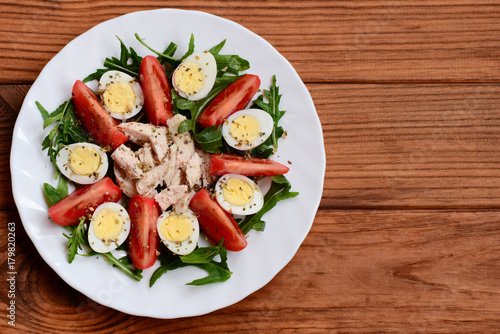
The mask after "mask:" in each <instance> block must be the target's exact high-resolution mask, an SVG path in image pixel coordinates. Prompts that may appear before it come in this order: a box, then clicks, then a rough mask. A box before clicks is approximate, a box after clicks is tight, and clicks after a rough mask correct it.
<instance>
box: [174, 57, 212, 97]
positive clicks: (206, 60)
mask: <svg viewBox="0 0 500 334" xmlns="http://www.w3.org/2000/svg"><path fill="white" fill-rule="evenodd" d="M183 63H196V64H198V66H200V67H201V68H202V69H203V71H204V72H205V82H204V84H203V86H202V88H201V89H200V90H198V91H197V92H196V93H194V94H191V95H188V94H186V93H185V92H183V91H181V90H180V89H179V87H178V85H177V82H176V81H175V75H176V73H177V71H178V70H180V68H181V66H182V64H183ZM216 77H217V62H216V61H215V58H214V56H213V55H212V54H211V53H210V52H208V51H200V52H195V53H193V54H191V55H190V56H188V57H186V59H184V60H183V61H182V63H181V64H179V66H177V68H176V69H175V71H174V73H173V75H172V85H173V86H174V89H175V91H176V92H177V94H179V95H180V96H181V97H183V98H185V99H187V100H190V101H198V100H201V99H202V98H204V97H205V96H207V95H208V93H210V91H211V90H212V87H213V86H214V83H215V78H216Z"/></svg>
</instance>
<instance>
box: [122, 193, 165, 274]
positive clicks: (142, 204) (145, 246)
mask: <svg viewBox="0 0 500 334" xmlns="http://www.w3.org/2000/svg"><path fill="white" fill-rule="evenodd" d="M127 212H128V214H129V216H130V234H129V235H128V255H129V256H130V260H132V263H133V264H134V266H135V267H136V268H139V269H147V268H149V267H151V266H152V265H153V264H154V263H155V261H156V258H157V257H158V255H157V251H158V252H159V250H160V238H159V237H158V233H157V231H156V223H157V221H158V217H159V216H160V207H159V206H158V204H157V203H156V201H155V200H154V199H153V198H148V197H142V196H134V197H132V198H131V199H130V201H129V202H128V205H127Z"/></svg>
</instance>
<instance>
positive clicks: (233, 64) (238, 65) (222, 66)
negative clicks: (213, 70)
mask: <svg viewBox="0 0 500 334" xmlns="http://www.w3.org/2000/svg"><path fill="white" fill-rule="evenodd" d="M225 44H226V40H223V41H222V42H220V43H219V44H217V45H216V46H214V47H213V48H211V49H210V50H208V52H210V53H211V54H212V55H213V56H214V58H215V62H216V63H217V71H218V74H217V76H222V75H223V74H224V73H232V74H235V75H239V73H240V72H241V71H246V70H248V69H249V68H250V63H249V62H248V60H246V59H243V58H241V57H240V56H238V55H220V54H219V53H220V51H221V50H222V48H223V47H224V45H225Z"/></svg>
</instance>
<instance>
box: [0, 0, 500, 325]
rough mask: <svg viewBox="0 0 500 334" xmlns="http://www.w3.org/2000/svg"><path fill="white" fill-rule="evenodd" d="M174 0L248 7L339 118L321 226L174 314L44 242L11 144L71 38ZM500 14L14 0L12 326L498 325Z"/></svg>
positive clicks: (2, 223)
mask: <svg viewBox="0 0 500 334" xmlns="http://www.w3.org/2000/svg"><path fill="white" fill-rule="evenodd" d="M169 7H171V8H181V9H191V10H201V11H205V12H208V13H212V14H215V15H219V16H222V17H224V18H227V19H230V20H233V21H235V22H237V23H240V24H242V25H244V26H245V27H247V28H249V29H250V30H252V31H254V32H255V33H257V34H259V35H261V36H262V37H264V38H265V39H266V40H268V41H269V42H270V43H271V44H272V45H273V46H275V47H276V48H277V49H278V51H280V52H281V53H282V54H283V55H284V56H285V57H286V58H287V59H288V60H289V61H290V62H291V63H292V65H293V66H294V67H295V68H296V70H297V71H298V73H299V75H300V76H301V78H302V79H303V80H304V82H305V84H306V86H307V87H308V89H309V91H310V93H311V95H312V97H313V100H314V102H315V105H316V108H317V111H318V115H319V117H320V120H321V123H322V126H323V133H324V138H325V150H326V154H327V169H326V177H325V185H324V194H323V198H322V201H321V204H320V209H319V211H318V214H317V216H316V219H315V221H314V224H313V227H312V229H311V232H310V234H309V235H308V236H307V238H306V239H305V241H304V243H303V245H302V246H301V248H300V249H299V251H298V252H297V254H296V256H295V257H294V258H293V259H292V261H291V262H290V263H289V264H288V265H287V266H286V267H285V268H284V269H283V270H282V271H281V272H280V273H279V274H278V275H277V276H276V277H275V278H274V279H273V280H272V281H271V282H270V283H269V284H268V285H266V286H265V287H264V288H262V289H260V290H259V291H257V292H255V293H253V294H252V295H250V296H248V297H247V298H245V299H244V300H242V301H241V302H239V303H237V304H235V305H232V306H230V307H227V308H224V309H221V310H218V311H215V312H213V313H211V314H208V315H204V316H199V317H190V318H183V319H174V320H160V319H150V318H146V317H135V316H130V315H127V314H123V313H121V312H118V311H115V310H113V309H109V308H107V307H104V306H101V305H99V304H97V303H95V302H94V301H92V300H90V299H88V298H87V297H86V296H84V295H83V294H81V293H79V292H77V291H76V290H74V289H73V288H71V287H70V286H68V285H67V284H66V283H65V282H63V281H62V280H61V279H60V278H59V277H58V276H57V275H56V274H55V272H54V271H53V270H52V269H51V268H50V267H49V266H48V265H47V264H46V263H45V262H44V261H43V260H42V259H41V257H40V256H39V254H38V252H37V251H36V249H35V247H34V246H33V243H32V242H31V240H30V239H29V238H28V236H27V235H26V233H25V231H24V229H23V227H22V223H21V221H20V218H19V215H18V213H17V211H16V208H15V204H14V200H13V198H12V194H11V191H12V188H11V185H10V170H9V156H10V145H11V137H12V131H13V126H14V123H15V120H16V116H17V113H18V112H19V110H20V108H21V104H22V101H23V99H24V96H25V95H26V93H27V91H28V89H29V87H30V85H31V83H32V82H33V81H34V80H35V79H36V77H37V75H38V73H39V72H40V70H41V69H42V68H43V66H44V65H45V64H46V63H47V61H49V60H50V59H51V58H52V57H53V56H54V55H55V54H56V53H57V52H58V51H60V50H61V49H62V48H63V47H64V45H66V44H67V43H68V42H69V41H71V40H72V39H73V38H75V37H76V36H78V35H80V34H81V33H83V32H85V31H86V30H88V29H89V28H91V27H93V26H94V25H96V24H99V23H101V22H103V21H105V20H108V19H111V18H114V17H117V16H120V15H122V14H126V13H130V12H133V11H137V10H145V9H156V8H169ZM499 19H500V2H499V1H491V0H489V1H486V0H477V1H472V0H442V1H438V0H421V1H417V0H409V1H401V0H385V1H383V0H377V1H361V0H360V1H348V0H344V1H337V0H331V1H309V0H307V1H303V0H301V1H278V0H271V1H264V0H250V1H241V0H238V1H216V0H211V1H194V0H186V1H148V2H147V4H146V3H144V2H140V1H134V0H123V1H116V0H106V1H80V0H71V1H70V0H68V1H39V0H19V1H13V0H0V157H1V160H0V172H1V173H0V235H1V236H2V237H1V238H0V262H1V263H2V271H1V273H0V316H1V318H2V319H3V320H1V321H0V332H2V333H4V332H5V333H10V332H12V333H68V332H92V333H101V332H102V333H110V332H120V333H121V332H123V333H135V332H140V331H146V332H152V333H155V332H176V333H235V332H238V333H240V332H248V333H273V332H278V333H366V332H372V333H497V332H498V329H499V328H500V264H499V263H500V246H499V243H498V240H499V235H500V234H499V233H500V232H499V231H500V227H499V223H498V217H499V215H500V205H499V203H500V201H499V199H500V198H499V197H500V172H499V171H500V169H499V167H498V166H499V162H500V161H499V160H500V158H499V157H500V154H499V153H500V152H499V150H500V149H499V147H500V146H499V144H500V143H499V141H500V131H499V130H498V129H499V128H500V116H499V115H498V106H499V105H500V103H499V102H500V66H499V65H500V37H499V36H500V34H499V32H500V20H499ZM282 93H285V92H282ZM9 222H14V223H15V225H16V257H15V260H16V270H17V274H16V290H15V294H16V298H15V300H16V327H15V328H12V327H11V326H9V325H8V324H7V320H6V319H7V318H6V316H7V314H8V310H7V305H8V303H9V302H10V298H9V297H8V291H9V288H10V286H9V283H8V281H7V279H8V278H9V275H8V262H7V261H8V260H7V258H8V252H7V250H8V242H7V241H8V237H7V236H8V234H7V233H8V230H7V226H8V225H7V224H8V223H9Z"/></svg>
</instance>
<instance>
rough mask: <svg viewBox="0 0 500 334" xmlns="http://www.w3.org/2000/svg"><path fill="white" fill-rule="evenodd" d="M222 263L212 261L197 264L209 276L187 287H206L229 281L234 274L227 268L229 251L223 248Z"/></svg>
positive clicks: (221, 252)
mask: <svg viewBox="0 0 500 334" xmlns="http://www.w3.org/2000/svg"><path fill="white" fill-rule="evenodd" d="M219 254H220V258H221V260H220V262H217V261H210V262H209V263H201V264H196V266H197V267H198V268H201V269H203V270H205V271H207V272H208V275H207V276H205V277H203V278H200V279H196V280H194V281H192V282H191V283H188V284H187V285H206V284H212V283H220V282H225V281H227V280H228V279H229V278H230V277H231V275H232V274H233V273H232V272H231V271H230V270H229V267H228V266H227V250H226V248H224V247H223V248H222V249H221V251H220V253H219Z"/></svg>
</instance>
